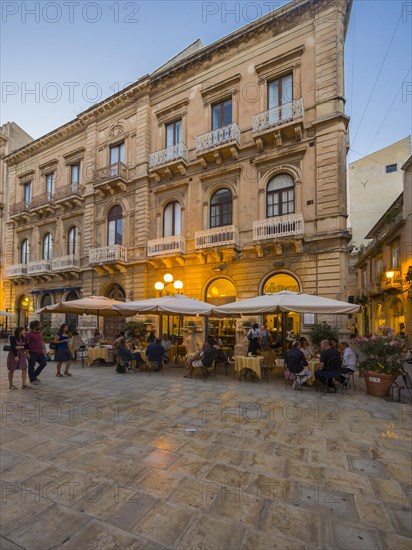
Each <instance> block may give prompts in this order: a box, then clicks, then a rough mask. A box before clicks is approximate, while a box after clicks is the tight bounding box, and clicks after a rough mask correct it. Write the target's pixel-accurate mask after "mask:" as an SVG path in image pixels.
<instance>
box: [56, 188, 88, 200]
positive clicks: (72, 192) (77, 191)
mask: <svg viewBox="0 0 412 550" xmlns="http://www.w3.org/2000/svg"><path fill="white" fill-rule="evenodd" d="M83 193H84V186H83V185H79V184H77V183H69V185H63V187H59V189H57V190H56V192H55V193H54V195H53V198H54V200H55V201H56V202H57V201H61V200H63V199H68V198H69V197H73V196H78V197H82V196H83Z"/></svg>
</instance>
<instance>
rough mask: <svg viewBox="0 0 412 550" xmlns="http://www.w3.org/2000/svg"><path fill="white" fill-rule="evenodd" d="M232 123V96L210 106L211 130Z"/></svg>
mask: <svg viewBox="0 0 412 550" xmlns="http://www.w3.org/2000/svg"><path fill="white" fill-rule="evenodd" d="M230 124H232V98H230V99H227V100H226V101H222V102H221V103H216V104H215V105H213V106H212V130H218V129H219V128H223V127H224V126H229V125H230Z"/></svg>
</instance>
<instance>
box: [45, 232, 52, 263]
mask: <svg viewBox="0 0 412 550" xmlns="http://www.w3.org/2000/svg"><path fill="white" fill-rule="evenodd" d="M52 257H53V238H52V236H51V233H46V235H45V236H44V239H43V260H51V259H52Z"/></svg>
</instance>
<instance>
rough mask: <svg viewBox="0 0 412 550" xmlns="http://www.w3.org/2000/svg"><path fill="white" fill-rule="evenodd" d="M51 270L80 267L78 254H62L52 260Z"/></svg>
mask: <svg viewBox="0 0 412 550" xmlns="http://www.w3.org/2000/svg"><path fill="white" fill-rule="evenodd" d="M52 268H53V271H64V270H66V269H70V268H76V269H79V268H80V258H79V257H78V256H71V255H69V256H62V257H61V258H56V259H55V260H53V262H52Z"/></svg>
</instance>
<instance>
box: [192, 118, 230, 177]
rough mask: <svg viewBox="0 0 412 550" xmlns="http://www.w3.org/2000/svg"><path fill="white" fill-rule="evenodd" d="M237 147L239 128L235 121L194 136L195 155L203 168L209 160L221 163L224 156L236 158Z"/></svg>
mask: <svg viewBox="0 0 412 550" xmlns="http://www.w3.org/2000/svg"><path fill="white" fill-rule="evenodd" d="M239 148H240V129H239V126H238V125H237V124H236V123H235V122H234V123H233V124H229V125H228V126H223V127H222V128H219V129H217V130H212V131H211V132H207V133H206V134H202V135H200V136H197V138H196V155H197V156H198V157H199V158H200V162H201V164H202V167H203V168H206V167H207V163H208V162H209V161H215V162H216V164H222V161H223V158H224V157H225V156H229V157H231V158H233V159H237V157H238V152H239Z"/></svg>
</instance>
